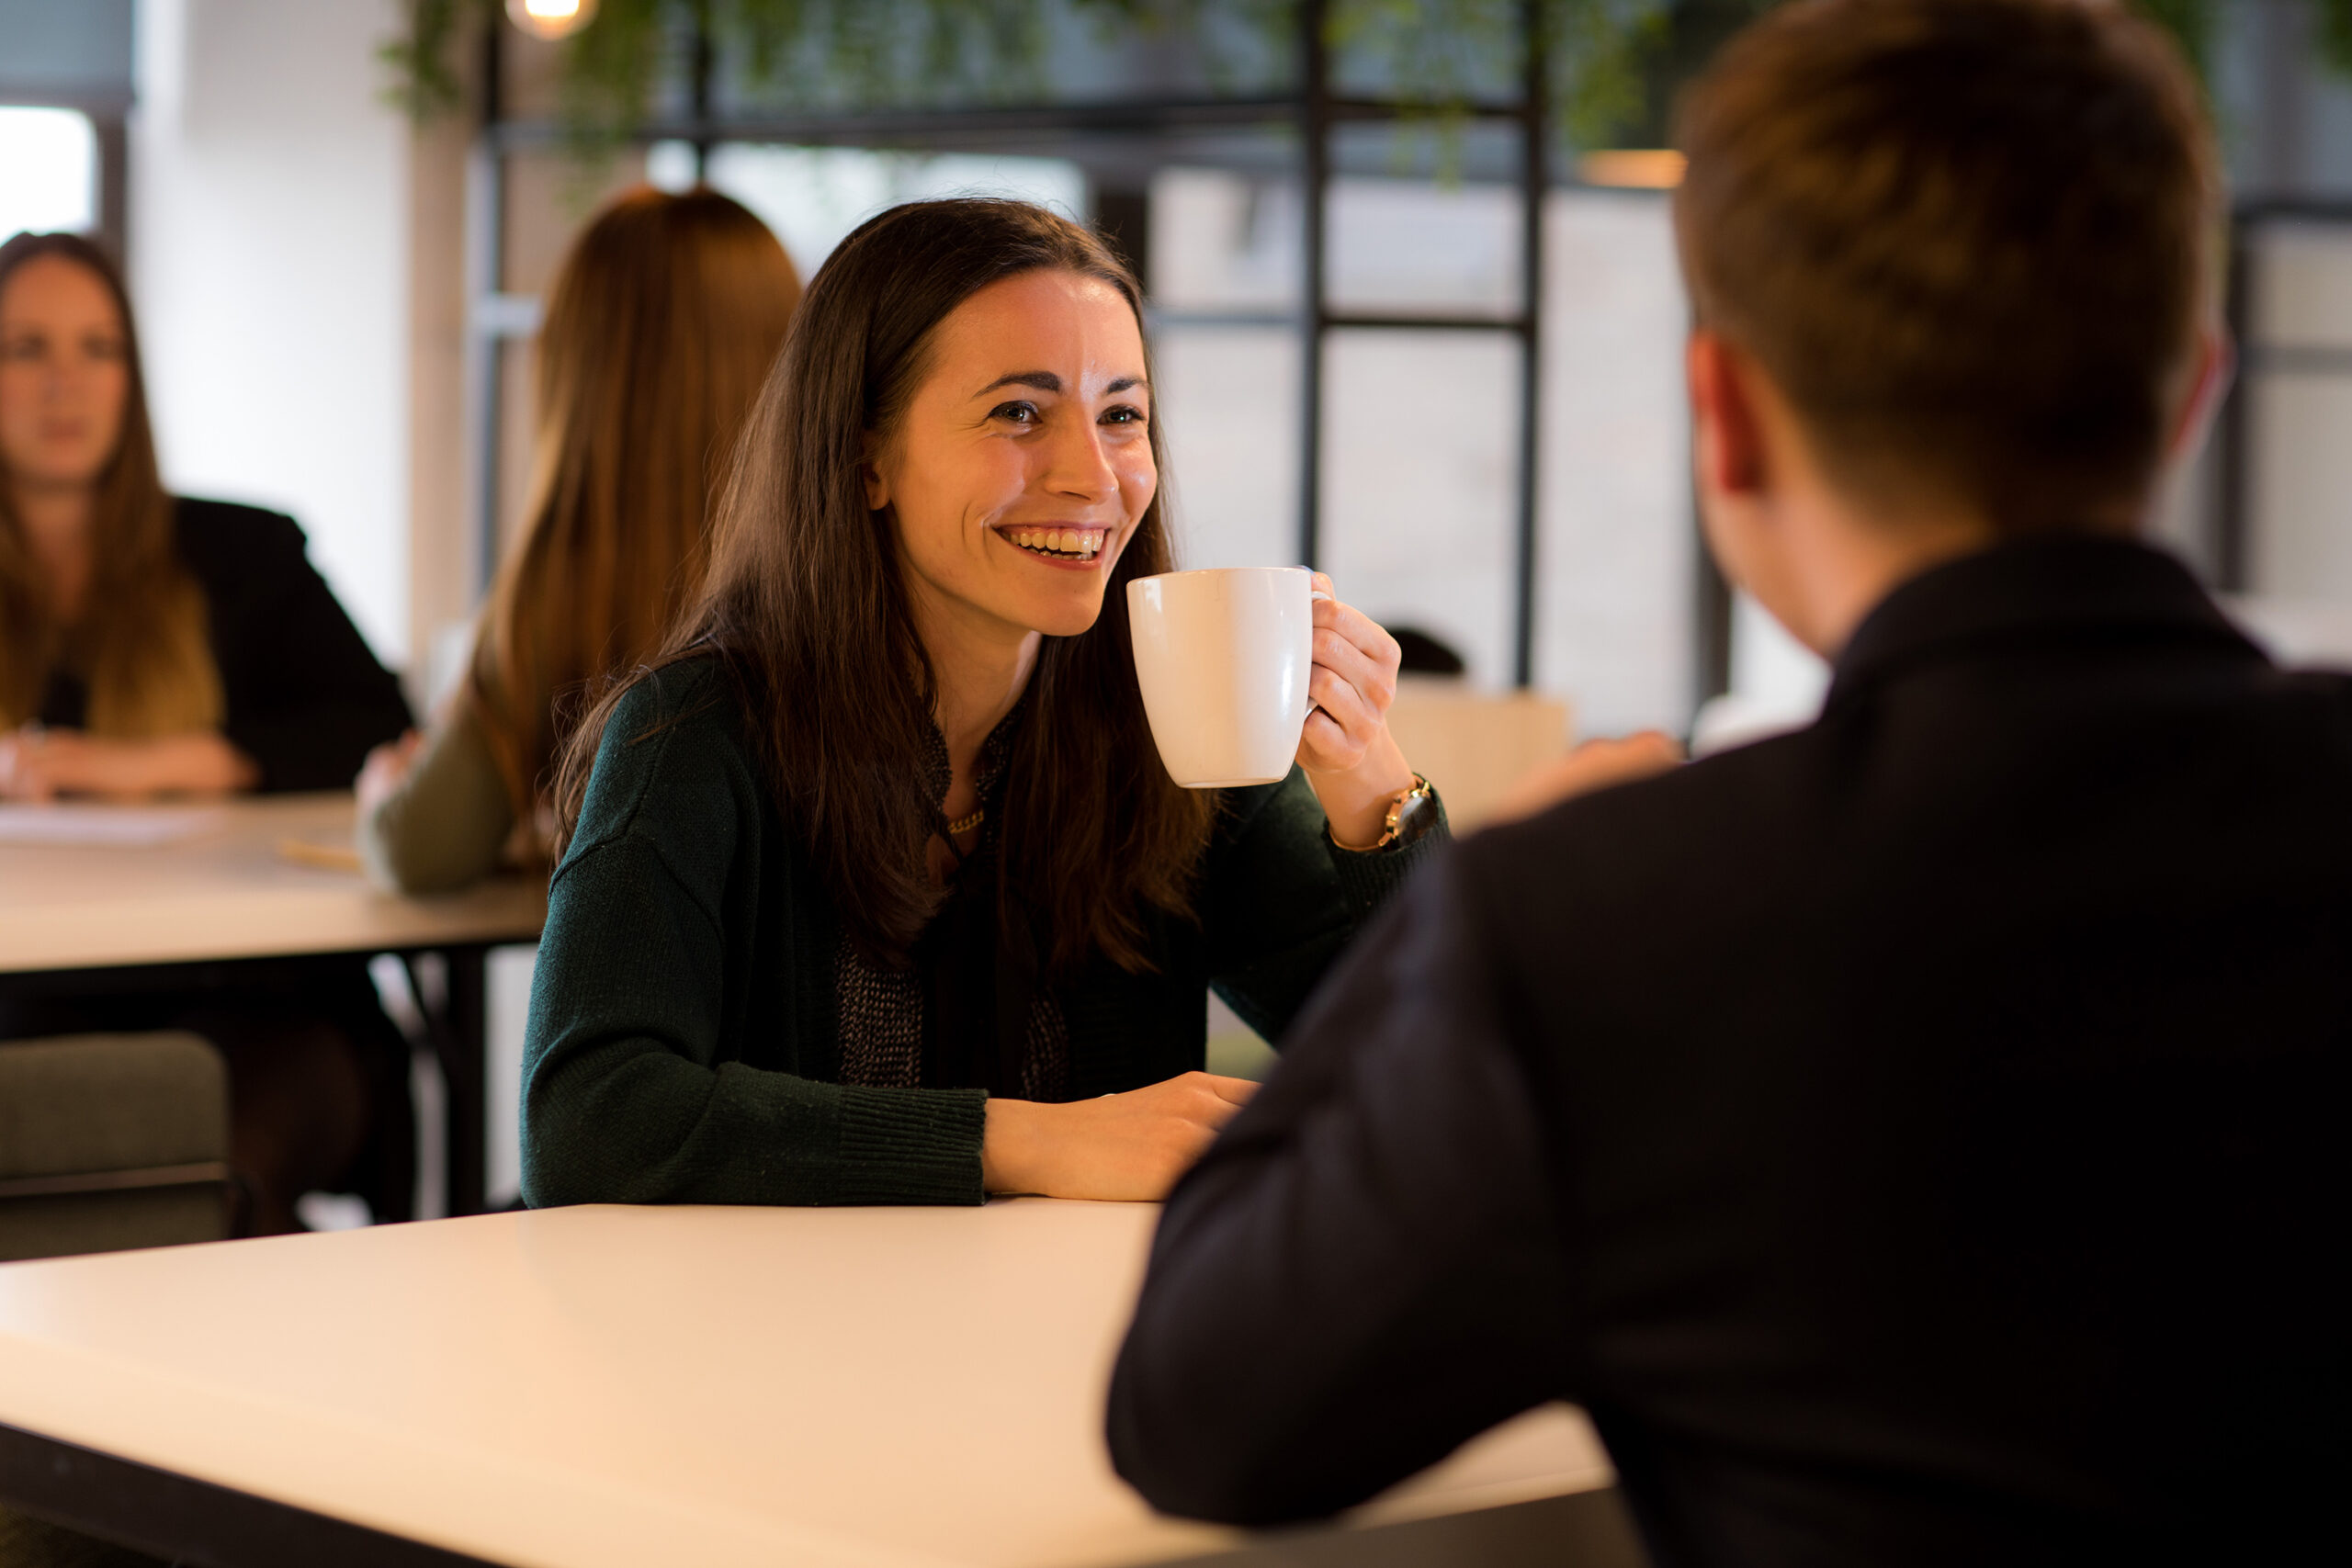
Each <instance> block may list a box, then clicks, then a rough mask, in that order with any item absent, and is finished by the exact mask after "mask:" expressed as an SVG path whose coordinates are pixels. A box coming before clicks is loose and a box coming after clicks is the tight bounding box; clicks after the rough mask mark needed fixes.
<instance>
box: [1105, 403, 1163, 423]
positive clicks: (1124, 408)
mask: <svg viewBox="0 0 2352 1568" xmlns="http://www.w3.org/2000/svg"><path fill="white" fill-rule="evenodd" d="M1101 423H1104V424H1148V423H1151V416H1150V415H1149V414H1148V413H1146V412H1143V410H1141V409H1139V408H1136V407H1133V406H1132V405H1129V404H1126V403H1122V404H1120V405H1119V406H1118V407H1117V408H1114V409H1105V410H1103V419H1102V422H1101Z"/></svg>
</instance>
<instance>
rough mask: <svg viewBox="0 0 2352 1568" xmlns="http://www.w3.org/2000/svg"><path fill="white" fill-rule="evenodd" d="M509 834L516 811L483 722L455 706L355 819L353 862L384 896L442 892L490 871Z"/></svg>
mask: <svg viewBox="0 0 2352 1568" xmlns="http://www.w3.org/2000/svg"><path fill="white" fill-rule="evenodd" d="M514 829H515V805H514V802H513V801H512V800H510V799H508V798H507V794H506V781H505V779H503V777H501V776H500V774H499V772H498V761H497V759H496V758H495V757H494V756H492V754H491V750H490V739H489V737H487V736H486V735H484V734H483V733H482V728H481V716H479V715H478V714H476V713H475V711H474V706H473V705H472V704H471V703H469V702H459V703H458V705H456V707H455V708H454V709H453V710H452V711H451V712H450V714H449V716H448V717H447V719H445V720H444V721H443V722H442V723H441V724H440V725H438V726H436V727H435V728H434V730H433V732H432V733H431V735H430V736H429V737H428V738H427V739H426V740H425V742H424V750H423V752H421V753H420V754H419V755H418V757H417V759H416V763H415V765H414V766H413V767H412V768H411V769H410V770H409V773H408V776H407V777H406V778H404V779H402V780H401V783H400V784H399V786H398V787H397V788H395V789H394V790H393V791H392V792H391V793H390V795H386V796H385V797H384V798H383V799H381V800H379V801H378V802H376V804H375V805H374V807H372V808H371V809H369V810H367V811H363V812H362V813H360V817H359V828H358V833H357V842H358V848H359V858H360V861H361V863H363V864H365V865H366V866H367V868H368V878H369V880H371V881H373V882H374V883H375V884H376V886H379V887H382V888H385V889H387V890H388V891H390V892H394V893H410V894H422V893H447V892H452V891H454V890H455V889H457V888H460V887H466V886H471V885H472V884H474V883H477V882H480V881H481V879H482V878H483V877H485V876H488V875H489V874H491V873H492V872H494V871H496V870H497V869H498V863H499V859H500V857H501V856H502V855H503V853H504V852H505V849H506V840H507V839H508V838H509V837H510V836H511V835H512V834H513V832H514Z"/></svg>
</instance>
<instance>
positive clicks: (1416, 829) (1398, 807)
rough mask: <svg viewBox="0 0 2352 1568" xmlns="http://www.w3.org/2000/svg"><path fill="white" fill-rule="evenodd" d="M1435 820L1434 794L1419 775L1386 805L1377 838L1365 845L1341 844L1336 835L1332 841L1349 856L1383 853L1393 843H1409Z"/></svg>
mask: <svg viewBox="0 0 2352 1568" xmlns="http://www.w3.org/2000/svg"><path fill="white" fill-rule="evenodd" d="M1436 820H1437V805H1436V795H1435V794H1434V793H1433V792H1432V791H1431V790H1430V781H1429V780H1427V779H1425V778H1423V777H1421V775H1420V774H1419V773H1415V774H1414V775H1413V783H1412V784H1411V786H1410V787H1409V788H1407V789H1400V790H1398V791H1397V794H1396V795H1395V797H1394V798H1392V799H1391V800H1390V801H1389V802H1388V820H1387V824H1386V826H1385V828H1384V829H1382V831H1381V835H1380V837H1379V838H1377V839H1374V840H1373V841H1372V842H1371V843H1368V844H1340V840H1339V839H1338V837H1337V836H1336V835H1335V836H1334V837H1333V838H1332V840H1331V842H1333V843H1334V844H1339V847H1340V848H1341V849H1343V850H1345V851H1347V852H1349V853H1350V854H1354V855H1368V854H1370V853H1372V852H1374V850H1385V849H1387V848H1389V847H1390V846H1392V845H1396V844H1409V843H1411V842H1412V841H1413V840H1416V839H1418V838H1419V837H1420V836H1421V835H1422V834H1424V833H1426V832H1428V831H1429V830H1430V823H1432V822H1434V821H1436Z"/></svg>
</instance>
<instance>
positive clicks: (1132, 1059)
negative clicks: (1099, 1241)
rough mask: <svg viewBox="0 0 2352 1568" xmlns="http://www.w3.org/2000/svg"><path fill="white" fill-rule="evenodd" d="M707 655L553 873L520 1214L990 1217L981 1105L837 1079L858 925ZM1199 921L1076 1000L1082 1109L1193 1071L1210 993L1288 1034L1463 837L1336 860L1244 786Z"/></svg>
mask: <svg viewBox="0 0 2352 1568" xmlns="http://www.w3.org/2000/svg"><path fill="white" fill-rule="evenodd" d="M744 727H745V720H744V717H743V715H742V710H741V704H740V703H739V702H738V701H737V700H736V699H735V697H734V695H733V694H732V691H731V689H730V688H729V686H728V685H727V684H726V683H725V682H724V681H723V679H722V677H721V676H720V675H719V673H718V668H717V666H716V664H715V663H713V662H711V661H707V660H705V661H697V662H689V663H685V664H680V665H674V666H672V667H671V668H669V669H667V670H665V671H662V672H660V673H658V674H655V675H651V676H649V677H648V678H646V679H645V680H644V681H643V682H640V683H639V685H638V686H637V687H636V688H635V689H634V690H632V691H631V692H630V693H628V695H627V696H626V697H624V698H623V700H622V701H621V703H620V705H619V706H618V707H617V708H616V710H615V712H614V714H613V716H612V720H611V722H610V723H609V724H607V725H606V726H605V738H604V742H603V744H602V745H601V746H600V747H599V748H598V750H597V753H596V765H595V771H594V776H593V777H592V778H591V780H590V783H589V786H588V798H587V803H586V806H585V808H584V809H583V811H582V817H581V820H580V826H579V830H578V832H577V833H576V834H575V835H574V837H573V839H572V841H571V849H570V851H569V852H567V853H566V854H565V855H564V857H563V863H561V864H560V866H558V867H557V869H556V873H555V880H554V885H553V887H552V889H551V892H550V896H549V899H548V923H547V931H546V934H545V936H544V937H543V938H542V939H541V941H540V946H539V960H538V972H537V977H536V978H535V980H534V981H533V984H532V989H531V1023H530V1034H529V1037H528V1040H527V1042H526V1046H525V1051H524V1063H523V1195H524V1197H525V1198H526V1200H528V1201H529V1202H530V1203H531V1204H532V1205H533V1206H535V1207H544V1206H547V1205H550V1204H557V1203H589V1202H606V1203H608V1202H623V1203H977V1202H978V1201H980V1200H981V1198H982V1196H983V1194H982V1191H981V1188H980V1134H981V1128H982V1106H983V1104H984V1103H985V1101H986V1100H987V1096H986V1094H985V1093H984V1092H982V1091H981V1090H978V1089H873V1088H865V1087H861V1086H854V1085H845V1084H842V1083H841V1082H840V1081H839V1078H840V1049H839V1041H838V1033H837V1030H836V1027H835V1019H836V1008H835V996H834V988H833V975H832V966H833V961H834V956H835V953H836V951H837V946H838V942H839V930H840V928H839V925H838V923H837V921H836V918H835V915H834V913H833V911H832V908H831V901H830V899H829V898H828V897H827V895H826V892H825V889H824V887H823V886H822V878H821V877H820V875H819V874H818V873H817V871H816V868H815V867H814V866H812V865H811V864H810V863H809V861H808V859H807V857H806V856H805V855H804V854H803V853H802V852H801V851H800V850H799V848H798V847H797V843H796V842H795V840H794V838H793V836H792V835H791V834H789V833H787V832H786V830H785V829H784V825H783V823H782V821H781V820H780V819H779V818H778V817H777V815H776V810H775V803H774V802H773V801H772V800H771V799H770V797H769V794H768V791H767V788H766V786H765V785H764V784H763V782H762V780H761V775H760V769H759V766H758V763H757V761H756V758H755V756H754V753H753V751H752V748H751V747H750V746H748V745H747V744H746V740H745V736H744ZM1226 807H1227V809H1226V810H1225V811H1224V812H1223V813H1222V814H1221V815H1220V819H1219V823H1218V827H1217V829H1216V834H1215V837H1214V839H1213V840H1212V842H1211V845H1210V847H1209V850H1208V852H1207V855H1206V859H1205V861H1204V864H1203V867H1202V877H1201V881H1200V884H1199V886H1198V892H1197V894H1196V897H1195V911H1196V913H1197V915H1198V924H1197V925H1195V924H1193V923H1192V922H1190V921H1184V920H1178V919H1160V920H1159V921H1158V922H1157V924H1156V926H1155V927H1154V930H1153V939H1154V940H1153V943H1152V947H1151V952H1152V953H1153V956H1154V958H1155V959H1156V960H1157V962H1158V964H1159V967H1158V969H1157V971H1156V972H1154V973H1150V974H1144V975H1130V974H1127V973H1126V972H1125V971H1124V970H1121V969H1119V968H1118V967H1117V966H1115V965H1114V964H1110V963H1108V962H1105V961H1099V960H1098V961H1096V962H1095V963H1093V964H1090V965H1087V966H1086V967H1084V968H1082V969H1081V970H1080V972H1079V973H1077V974H1076V975H1074V976H1071V978H1070V979H1069V981H1067V982H1066V983H1064V984H1063V986H1062V987H1061V988H1060V989H1059V991H1058V993H1057V995H1058V999H1059V1001H1060V1004H1061V1008H1062V1015H1063V1019H1064V1021H1065V1023H1066V1025H1067V1027H1068V1030H1069V1095H1070V1098H1072V1099H1082V1098H1085V1097H1087V1096H1091V1095H1098V1094H1107V1093H1111V1092H1114V1091H1116V1090H1120V1089H1138V1088H1141V1087H1143V1086H1144V1085H1146V1084H1151V1083H1157V1082H1159V1080H1161V1079H1163V1078H1167V1077H1173V1076H1175V1075H1176V1074H1178V1073H1182V1072H1185V1071H1188V1070H1191V1069H1193V1068H1196V1067H1199V1066H1201V1064H1202V1061H1203V1059H1204V1048H1205V1044H1206V1033H1207V1022H1206V1015H1207V998H1206V994H1205V993H1206V990H1207V988H1208V987H1210V986H1212V985H1213V986H1215V987H1216V989H1217V992H1218V994H1219V995H1220V996H1222V997H1224V998H1226V1000H1227V1002H1229V1003H1230V1004H1231V1005H1232V1007H1233V1009H1234V1010H1235V1011H1236V1012H1238V1013H1239V1014H1240V1015H1241V1017H1242V1018H1243V1019H1245V1020H1246V1021H1248V1022H1249V1023H1250V1026H1251V1027H1252V1028H1254V1029H1256V1030H1258V1031H1259V1032H1261V1034H1264V1035H1265V1036H1266V1037H1267V1038H1269V1039H1273V1038H1275V1037H1277V1036H1279V1035H1280V1034H1281V1032H1282V1031H1283V1028H1284V1027H1285V1026H1286V1025H1287V1024H1288V1023H1289V1022H1290V1021H1291V1018H1292V1016H1293V1015H1294V1014H1295V1013H1296V1012H1297V1010H1298V1009H1299V1007H1300V1005H1301V1004H1302V1003H1304V1002H1305V1001H1306V997H1307V994H1308V992H1310V991H1311V990H1312V989H1313V988H1314V987H1315V984H1316V982H1317V980H1319V979H1320V978H1321V977H1322V976H1323V973H1324V971H1325V969H1327V968H1328V967H1329V965H1330V963H1331V961H1332V959H1333V958H1334V957H1335V956H1336V955H1337V954H1338V953H1339V952H1340V949H1341V948H1342V947H1343V946H1345V945H1346V943H1347V942H1348V939H1349V938H1350V936H1351V935H1352V934H1353V933H1354V931H1355V930H1356V928H1357V927H1358V926H1359V925H1360V924H1361V923H1362V922H1363V919H1364V918H1365V917H1366V916H1367V915H1369V914H1370V913H1371V912H1372V910H1373V909H1374V907H1375V906H1377V905H1378V904H1379V903H1380V901H1381V900H1382V899H1384V898H1385V897H1387V896H1388V894H1389V893H1390V892H1391V891H1393V890H1394V889H1395V888H1396V887H1397V885H1398V884H1399V883H1400V882H1401V881H1402V880H1403V879H1404V877H1405V875H1406V874H1407V873H1408V872H1409V871H1410V870H1411V869H1412V868H1413V866H1414V865H1415V864H1416V863H1419V862H1420V861H1421V860H1423V859H1426V858H1427V857H1428V855H1429V854H1430V852H1432V851H1434V850H1435V849H1436V848H1437V845H1438V843H1439V841H1440V840H1442V838H1443V837H1444V834H1443V832H1442V829H1441V830H1440V831H1437V832H1432V833H1430V834H1429V835H1428V836H1426V837H1424V838H1423V839H1421V840H1419V842H1418V843H1416V844H1414V845H1412V846H1409V847H1408V848H1405V849H1401V850H1392V851H1386V852H1374V853H1364V854H1358V853H1351V852H1348V851H1345V850H1341V849H1339V848H1337V847H1335V846H1334V845H1333V844H1332V843H1331V841H1330V838H1329V834H1328V833H1327V832H1326V830H1325V828H1324V820H1323V811H1322V807H1320V806H1319V805H1318V804H1317V801H1316V799H1315V796H1314V794H1313V792H1312V791H1310V790H1309V789H1308V788H1307V786H1306V779H1305V777H1304V775H1302V774H1301V773H1298V772H1297V771H1296V770H1295V769H1294V770H1293V771H1292V773H1291V775H1290V777H1289V778H1288V779H1286V780H1284V781H1283V783H1281V784H1267V785H1261V786H1260V787H1257V788H1253V789H1240V790H1232V791H1228V792H1227V797H1226Z"/></svg>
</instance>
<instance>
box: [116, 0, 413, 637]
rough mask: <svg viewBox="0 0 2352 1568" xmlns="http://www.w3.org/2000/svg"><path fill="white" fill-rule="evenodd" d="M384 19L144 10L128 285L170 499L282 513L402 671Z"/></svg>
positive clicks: (400, 164)
mask: <svg viewBox="0 0 2352 1568" xmlns="http://www.w3.org/2000/svg"><path fill="white" fill-rule="evenodd" d="M399 10H400V7H399V6H397V5H396V4H394V3H393V0H141V5H140V7H139V35H138V82H139V95H140V103H139V107H138V108H137V109H136V110H135V111H134V114H133V118H132V120H131V130H130V176H131V177H130V261H131V287H132V292H133V295H134V298H135V301H136V304H137V307H138V310H139V315H140V323H139V324H140V331H141V337H142V339H143V343H142V347H143V348H144V350H145V353H146V357H147V373H148V383H149V396H150V398H151V400H153V408H154V415H155V423H156V428H157V433H158V435H159V437H160V439H161V442H162V446H163V457H164V477H165V481H166V482H167V483H168V484H169V485H170V486H171V487H172V488H173V489H174V490H175V491H183V492H186V493H189V494H196V495H205V496H214V497H219V498H220V499H223V500H230V501H243V502H254V503H256V504H259V505H264V506H269V507H274V508H277V509H278V510H281V511H285V512H289V513H293V515H294V517H295V518H296V520H297V521H299V522H300V524H301V525H302V526H303V527H304V528H305V529H306V530H307V531H308V532H309V534H310V537H311V559H312V560H313V561H314V562H316V563H317V565H318V566H319V568H320V570H322V571H323V572H324V573H325V574H326V577H327V580H328V581H329V582H331V583H333V584H334V590H335V592H336V593H337V594H338V595H340V596H341V598H342V600H343V602H344V604H345V607H346V608H348V609H349V610H350V612H351V614H352V616H353V618H354V619H355V620H356V621H357V622H358V623H359V627H360V629H361V630H362V631H363V632H365V633H366V634H367V636H368V640H369V641H370V642H371V643H373V644H374V645H375V648H376V650H377V652H378V653H379V655H380V656H381V657H383V658H384V659H385V660H387V661H388V662H390V663H394V664H399V663H403V662H405V661H406V659H407V657H408V652H409V649H408V646H407V644H408V544H407V539H408V461H407V444H408V339H407V302H408V282H407V266H408V260H409V242H408V220H407V215H408V194H407V177H408V175H407V148H408V134H407V130H406V127H405V126H404V124H403V123H402V121H401V118H400V116H399V114H398V112H397V111H396V110H394V109H391V108H390V107H386V106H385V105H384V104H383V103H382V102H381V101H380V98H379V93H380V90H381V88H382V85H383V83H382V78H381V75H380V67H379V65H378V63H377V62H376V59H375V51H376V46H377V45H378V43H379V41H380V40H381V39H383V38H385V37H386V36H388V35H389V34H390V33H391V32H392V31H393V30H394V28H396V26H397V24H398V21H399Z"/></svg>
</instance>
